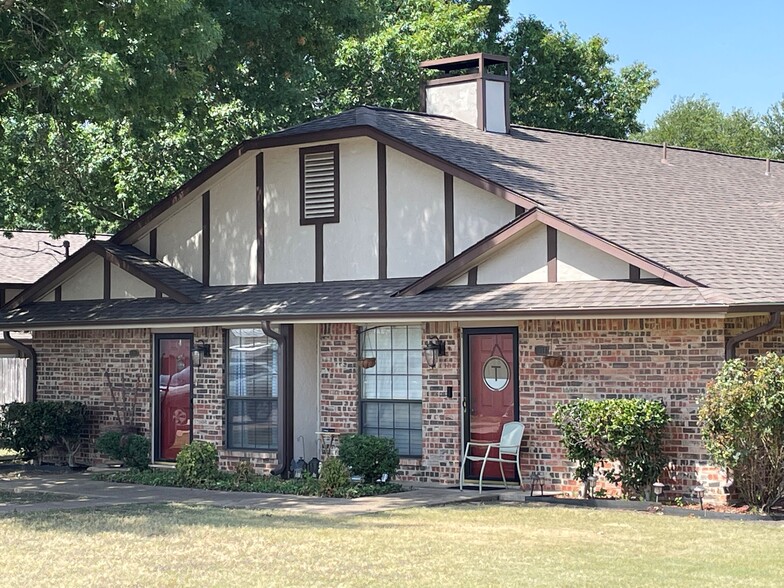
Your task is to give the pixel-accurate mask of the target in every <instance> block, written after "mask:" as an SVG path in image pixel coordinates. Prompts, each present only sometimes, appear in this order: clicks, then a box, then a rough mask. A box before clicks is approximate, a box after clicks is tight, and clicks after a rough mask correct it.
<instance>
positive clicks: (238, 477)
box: [233, 459, 258, 487]
mask: <svg viewBox="0 0 784 588" xmlns="http://www.w3.org/2000/svg"><path fill="white" fill-rule="evenodd" d="M233 477H234V484H235V486H238V487H240V486H244V485H248V484H252V483H253V481H254V480H255V479H256V478H258V475H257V474H256V470H255V469H254V468H253V464H252V463H250V462H249V461H247V460H244V459H243V460H240V461H238V462H237V465H236V466H234V476H233Z"/></svg>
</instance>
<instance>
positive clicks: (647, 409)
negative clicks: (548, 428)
mask: <svg viewBox="0 0 784 588" xmlns="http://www.w3.org/2000/svg"><path fill="white" fill-rule="evenodd" d="M669 420H670V419H669V416H667V410H666V408H665V406H664V404H662V403H661V402H660V401H658V400H644V399H641V398H618V399H611V400H573V401H571V402H568V403H566V404H562V405H560V406H558V407H557V408H556V410H555V413H554V415H553V421H554V422H555V424H556V426H558V428H559V429H561V433H562V438H561V441H562V443H563V444H564V446H565V447H566V453H567V456H568V457H569V459H572V460H575V461H577V471H576V473H575V477H576V478H577V479H579V480H582V481H583V482H585V481H586V480H587V478H588V476H590V475H592V474H593V471H594V466H595V465H596V463H597V462H598V461H604V460H609V461H614V462H616V461H617V462H618V464H619V467H618V469H617V470H616V469H611V470H609V471H608V472H607V473H606V474H605V476H606V477H607V479H608V480H609V481H610V482H612V483H613V484H616V485H619V486H620V487H621V488H622V490H623V493H624V494H625V495H627V496H629V495H636V496H642V495H643V494H649V491H650V486H651V484H653V483H654V482H655V481H656V480H657V479H658V477H659V474H661V471H662V469H663V468H664V466H665V465H666V464H667V458H666V457H665V456H664V451H663V448H662V447H663V441H664V429H665V427H666V426H667V423H668V422H669Z"/></svg>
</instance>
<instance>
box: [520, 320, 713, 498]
mask: <svg viewBox="0 0 784 588" xmlns="http://www.w3.org/2000/svg"><path fill="white" fill-rule="evenodd" d="M519 326H520V412H521V420H522V422H523V423H525V425H526V436H525V439H526V442H525V443H524V451H525V456H524V459H523V467H524V470H523V471H524V475H526V472H527V473H530V472H531V471H532V470H536V471H539V472H540V473H542V474H544V475H545V476H546V478H547V479H549V486H550V487H551V488H554V489H560V490H567V491H574V490H577V485H576V484H575V483H574V480H573V479H572V474H573V469H572V467H571V466H570V464H569V463H568V462H567V461H566V457H565V451H564V449H563V447H562V446H561V443H560V435H559V431H558V429H557V428H556V427H555V425H553V422H552V413H553V410H554V408H555V406H556V405H557V404H558V403H561V402H565V401H568V400H571V399H573V398H592V399H605V398H619V397H639V398H647V399H658V400H661V401H663V402H664V404H665V405H666V406H667V410H668V412H669V414H670V417H671V419H672V423H671V425H670V426H669V428H668V431H667V438H666V445H665V450H666V452H667V453H668V454H669V455H671V456H673V465H674V466H675V468H674V469H675V470H676V471H678V472H679V477H680V480H679V481H678V482H677V483H676V484H674V491H675V492H676V493H678V494H684V493H688V491H689V490H687V489H688V488H690V487H692V486H694V485H696V483H697V482H696V475H699V479H700V481H701V482H703V483H704V484H707V485H708V486H709V487H708V492H709V493H711V494H713V495H716V496H720V495H721V494H722V488H721V486H720V480H719V478H718V476H717V472H716V470H715V469H714V468H712V467H710V466H709V464H708V463H707V462H708V457H707V455H706V453H705V451H704V448H703V446H702V443H701V440H700V432H699V428H698V426H697V416H696V400H697V398H698V397H699V395H700V394H701V393H702V392H703V390H704V389H705V385H706V384H707V383H708V381H709V380H710V379H711V378H712V377H713V375H714V374H715V373H716V370H717V369H718V368H719V366H720V364H721V362H722V360H723V357H724V326H723V321H721V320H720V319H628V320H560V321H523V322H521V323H520V325H519ZM536 345H547V346H549V347H550V350H551V353H555V354H559V355H563V356H564V357H565V361H564V365H563V366H562V367H560V368H547V367H545V366H544V365H543V364H542V361H541V358H538V357H536V356H535V355H534V347H535V346H536Z"/></svg>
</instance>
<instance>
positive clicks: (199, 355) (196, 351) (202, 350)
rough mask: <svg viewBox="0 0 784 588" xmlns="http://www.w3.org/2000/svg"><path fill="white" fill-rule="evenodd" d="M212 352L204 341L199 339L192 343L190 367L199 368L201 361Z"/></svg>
mask: <svg viewBox="0 0 784 588" xmlns="http://www.w3.org/2000/svg"><path fill="white" fill-rule="evenodd" d="M211 352H212V346H211V345H210V344H209V343H207V342H206V341H205V340H204V339H199V340H198V341H196V343H194V345H193V349H191V365H192V366H193V367H201V360H202V359H204V358H205V357H209V356H210V353H211Z"/></svg>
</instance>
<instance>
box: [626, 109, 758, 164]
mask: <svg viewBox="0 0 784 588" xmlns="http://www.w3.org/2000/svg"><path fill="white" fill-rule="evenodd" d="M636 138H638V139H640V140H642V141H647V142H650V143H667V144H668V145H677V146H678V147H690V148H693V149H703V150H705V151H716V152H719V153H733V154H735V155H748V156H753V157H769V156H770V155H771V148H770V138H769V134H768V131H767V130H766V125H765V124H764V123H763V120H762V119H761V117H759V116H757V115H756V114H754V113H753V112H752V111H751V110H748V109H746V110H737V109H736V110H733V111H732V112H730V113H724V112H723V111H722V110H721V108H720V107H719V105H718V103H716V102H712V101H711V100H709V99H708V98H707V97H706V96H701V97H699V98H695V97H693V96H692V97H689V98H677V99H676V100H674V101H673V103H672V106H671V107H670V108H669V110H667V111H666V112H664V113H662V114H660V115H659V116H657V117H656V120H655V122H654V123H653V126H652V127H651V128H650V129H648V130H647V131H645V132H644V133H641V134H640V135H638V136H637V137H636Z"/></svg>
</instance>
